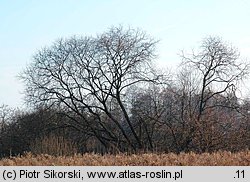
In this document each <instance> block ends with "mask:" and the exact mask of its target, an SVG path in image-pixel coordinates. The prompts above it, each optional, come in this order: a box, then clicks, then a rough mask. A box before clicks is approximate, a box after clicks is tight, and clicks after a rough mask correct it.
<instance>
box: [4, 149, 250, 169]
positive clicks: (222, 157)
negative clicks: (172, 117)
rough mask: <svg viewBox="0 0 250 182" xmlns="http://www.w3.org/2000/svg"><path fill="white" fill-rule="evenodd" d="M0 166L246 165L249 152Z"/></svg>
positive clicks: (19, 160)
mask: <svg viewBox="0 0 250 182" xmlns="http://www.w3.org/2000/svg"><path fill="white" fill-rule="evenodd" d="M0 165H1V166H3V165H4V166H16V165H17V166H38V165H39V166H54V165H55V166H61V165H64V166H100V165H102V166H124V165H129V166H249V165H250V151H249V150H248V151H244V152H238V153H231V152H217V153H212V154H208V153H203V154H195V153H181V154H179V155H177V154H173V153H169V154H138V155H134V154H133V155H125V154H118V155H104V156H102V155H98V154H83V155H80V154H78V155H74V156H62V157H53V156H50V155H47V154H45V155H37V156H35V155H32V154H31V153H27V154H25V155H24V156H20V157H11V158H5V159H1V160H0Z"/></svg>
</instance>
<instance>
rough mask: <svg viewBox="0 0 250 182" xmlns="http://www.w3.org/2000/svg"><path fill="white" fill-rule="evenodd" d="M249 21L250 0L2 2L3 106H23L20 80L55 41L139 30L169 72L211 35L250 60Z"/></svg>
mask: <svg viewBox="0 0 250 182" xmlns="http://www.w3.org/2000/svg"><path fill="white" fill-rule="evenodd" d="M249 20H250V1H248V0H40V1H39V0H0V105H1V104H7V105H10V106H11V107H24V105H23V101H22V97H23V95H22V94H21V93H22V91H23V86H22V83H21V82H20V81H19V80H18V79H17V78H16V76H17V74H18V73H20V72H21V71H22V70H23V69H24V68H25V66H26V65H28V64H29V62H30V61H31V57H32V55H33V54H34V53H35V52H36V51H37V50H39V49H40V48H41V47H43V46H46V45H50V44H51V43H52V42H54V41H55V40H56V39H57V38H60V37H69V36H72V35H83V36H84V35H96V34H97V33H102V32H103V31H106V30H107V29H108V28H109V27H111V26H117V25H124V26H130V27H133V28H141V29H142V30H145V31H146V32H147V33H148V34H150V35H151V36H153V37H154V38H156V39H159V40H160V43H159V45H158V54H159V58H158V62H157V63H158V65H160V66H161V67H167V66H175V65H177V64H178V63H179V61H180V59H179V57H178V55H177V54H178V53H179V51H180V50H182V49H185V50H188V49H191V48H193V47H196V46H198V45H199V43H200V41H201V40H202V39H203V38H204V37H206V36H209V35H215V36H220V37H222V38H223V40H226V41H229V42H231V43H232V44H233V45H234V46H236V47H238V49H239V51H240V52H241V53H242V56H243V57H249V58H250V23H249Z"/></svg>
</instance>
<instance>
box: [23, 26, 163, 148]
mask: <svg viewBox="0 0 250 182" xmlns="http://www.w3.org/2000/svg"><path fill="white" fill-rule="evenodd" d="M156 43H157V41H155V40H153V39H152V38H150V37H149V36H148V35H146V34H145V33H144V32H142V31H140V30H134V29H127V30H125V29H124V28H122V27H118V28H115V27H114V28H111V29H110V30H109V31H107V32H105V33H103V34H101V35H98V36H96V37H72V38H70V39H60V40H58V41H56V42H55V43H54V44H53V45H52V46H51V47H49V48H44V49H42V50H40V51H39V52H38V53H37V54H36V55H35V56H34V59H33V62H32V63H31V64H30V65H29V67H27V69H26V70H25V71H24V72H23V73H22V74H21V78H22V80H23V81H24V82H25V84H26V92H25V93H26V100H27V102H28V103H32V104H35V105H39V104H46V105H48V106H51V105H57V106H60V107H64V108H67V109H69V110H71V111H73V112H75V113H76V114H77V115H78V116H80V117H81V119H82V120H83V121H84V123H85V125H87V127H88V128H89V131H91V133H92V134H93V135H94V136H95V137H96V138H97V139H98V140H99V141H100V142H101V143H102V144H103V145H104V146H105V147H108V145H109V144H110V143H114V144H115V145H117V146H119V145H124V144H125V143H126V144H128V146H130V147H132V148H133V149H134V150H136V149H137V148H141V147H142V141H141V140H140V138H139V136H138V133H137V132H136V131H135V129H134V127H133V124H132V123H131V119H130V111H129V105H128V104H127V102H126V99H125V98H126V97H125V94H126V92H127V90H128V89H129V88H130V87H131V86H133V85H135V84H137V85H138V84H142V83H145V82H153V83H154V82H157V81H158V80H159V78H160V77H161V75H156V72H155V71H154V70H153V68H152V65H151V62H152V60H153V59H154V58H155V54H154V52H155V45H156ZM114 110H118V111H119V113H120V114H117V115H116V114H114V113H115V112H113V111H114ZM116 113H117V112H116ZM103 118H108V119H109V120H104V119H103ZM107 121H110V122H111V123H112V124H110V122H107ZM81 123H82V122H79V121H78V120H74V123H73V125H75V126H76V127H81ZM113 128H115V129H116V130H114V129H113ZM118 136H122V137H121V138H120V137H118Z"/></svg>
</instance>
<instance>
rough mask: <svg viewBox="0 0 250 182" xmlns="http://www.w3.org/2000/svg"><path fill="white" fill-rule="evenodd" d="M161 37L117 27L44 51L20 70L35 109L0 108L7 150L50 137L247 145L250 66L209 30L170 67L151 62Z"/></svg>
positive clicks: (94, 147)
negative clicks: (244, 94)
mask: <svg viewBox="0 0 250 182" xmlns="http://www.w3.org/2000/svg"><path fill="white" fill-rule="evenodd" d="M157 42H158V41H155V40H154V39H153V38H151V37H150V36H149V35H147V34H146V33H145V32H143V31H141V30H135V29H125V28H123V27H113V28H111V29H110V30H109V31H107V32H105V33H103V34H100V35H97V36H96V37H72V38H69V39H60V40H57V41H56V42H54V44H53V45H52V46H50V47H46V48H43V49H41V50H40V51H38V52H37V53H36V54H35V56H34V57H33V62H32V63H31V64H30V65H29V66H28V67H27V68H26V69H25V70H24V72H23V73H21V75H20V78H21V79H22V80H23V81H24V83H25V86H26V91H25V93H26V102H27V103H28V104H29V106H30V108H33V109H32V110H30V111H29V112H20V111H19V112H17V111H16V112H14V111H13V112H7V113H8V114H9V115H10V116H8V117H7V115H5V114H4V113H6V109H7V108H6V107H2V108H1V109H0V110H1V111H0V113H1V114H2V116H1V118H0V119H1V127H0V129H1V130H0V131H1V132H0V153H1V155H2V156H6V155H9V154H11V155H15V154H19V153H23V152H25V151H32V150H33V149H34V148H36V149H37V147H34V145H36V144H37V143H39V142H38V141H39V140H43V139H44V138H46V137H47V138H50V139H51V137H50V136H52V135H53V136H54V137H55V138H60V137H64V138H65V140H60V141H62V142H65V141H66V140H67V142H72V143H74V145H72V146H74V147H75V148H76V151H77V152H82V153H83V152H99V153H108V152H109V153H116V152H131V153H133V152H147V151H148V152H175V153H180V152H188V151H194V152H213V151H218V150H228V151H239V150H245V149H249V144H250V141H249V138H250V121H249V117H250V101H249V100H247V99H242V98H240V97H238V96H237V95H238V92H239V88H240V87H239V84H240V83H241V82H242V81H243V80H244V79H245V78H247V76H248V72H249V65H248V63H244V62H242V61H241V60H240V58H239V53H238V52H237V50H236V49H235V48H234V47H232V46H231V45H229V44H227V43H225V42H223V41H222V40H221V39H220V38H218V37H208V38H206V39H204V40H203V42H202V44H201V46H200V49H199V50H197V52H195V51H193V52H192V53H191V54H190V53H185V52H182V53H181V55H180V56H181V59H182V64H181V65H180V66H179V69H178V70H176V73H175V74H171V73H168V74H166V73H161V72H159V71H158V70H157V69H156V68H155V67H154V64H153V61H154V60H155V59H156V54H155V52H156V44H157ZM6 117H7V118H8V119H6ZM7 120H8V121H7ZM52 138H53V137H52ZM46 141H47V143H48V140H46ZM58 141H59V140H58ZM39 145H43V143H39ZM58 146H60V145H58ZM44 147H45V146H44Z"/></svg>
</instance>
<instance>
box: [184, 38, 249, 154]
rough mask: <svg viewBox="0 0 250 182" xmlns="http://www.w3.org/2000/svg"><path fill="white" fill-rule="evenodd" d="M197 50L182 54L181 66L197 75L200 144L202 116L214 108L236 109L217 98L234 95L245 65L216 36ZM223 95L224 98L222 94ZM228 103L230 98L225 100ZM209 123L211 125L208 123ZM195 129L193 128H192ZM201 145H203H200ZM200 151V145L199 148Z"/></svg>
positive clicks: (204, 123) (235, 106) (246, 65)
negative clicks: (196, 51)
mask: <svg viewBox="0 0 250 182" xmlns="http://www.w3.org/2000/svg"><path fill="white" fill-rule="evenodd" d="M200 48H201V49H200V51H199V52H198V53H194V52H193V53H192V54H190V55H187V54H185V53H183V54H182V55H181V57H182V58H183V66H184V67H189V68H190V69H191V70H194V71H195V72H196V74H197V77H198V78H199V79H198V80H199V81H198V82H196V84H197V85H198V89H197V90H196V94H197V96H198V98H199V99H198V103H197V105H196V106H197V109H196V111H197V112H196V113H197V117H196V122H197V126H199V129H198V130H199V135H200V137H199V138H200V139H199V140H200V145H201V146H202V143H204V133H206V130H207V129H208V128H207V126H208V123H206V122H207V120H205V119H203V116H204V115H205V114H206V115H207V113H206V111H208V112H210V111H211V109H213V108H215V107H230V108H233V109H237V104H231V105H228V104H223V103H222V102H217V100H218V98H221V96H226V95H230V94H231V95H235V92H236V90H237V89H238V83H239V82H240V81H242V80H243V79H244V77H245V76H246V75H247V74H248V71H249V65H248V64H246V63H243V62H240V59H239V53H238V51H237V49H235V48H233V47H232V46H231V45H228V44H227V43H225V42H223V41H222V40H221V39H220V38H217V37H208V38H206V39H204V41H203V43H202V45H201V47H200ZM224 98H226V97H224ZM228 101H229V102H231V101H232V99H231V100H230V99H229V100H228ZM234 103H237V102H234ZM210 126H212V125H210ZM196 129H197V128H196ZM203 146H204V145H203ZM200 148H201V149H200V150H201V151H204V150H205V148H204V147H200Z"/></svg>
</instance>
